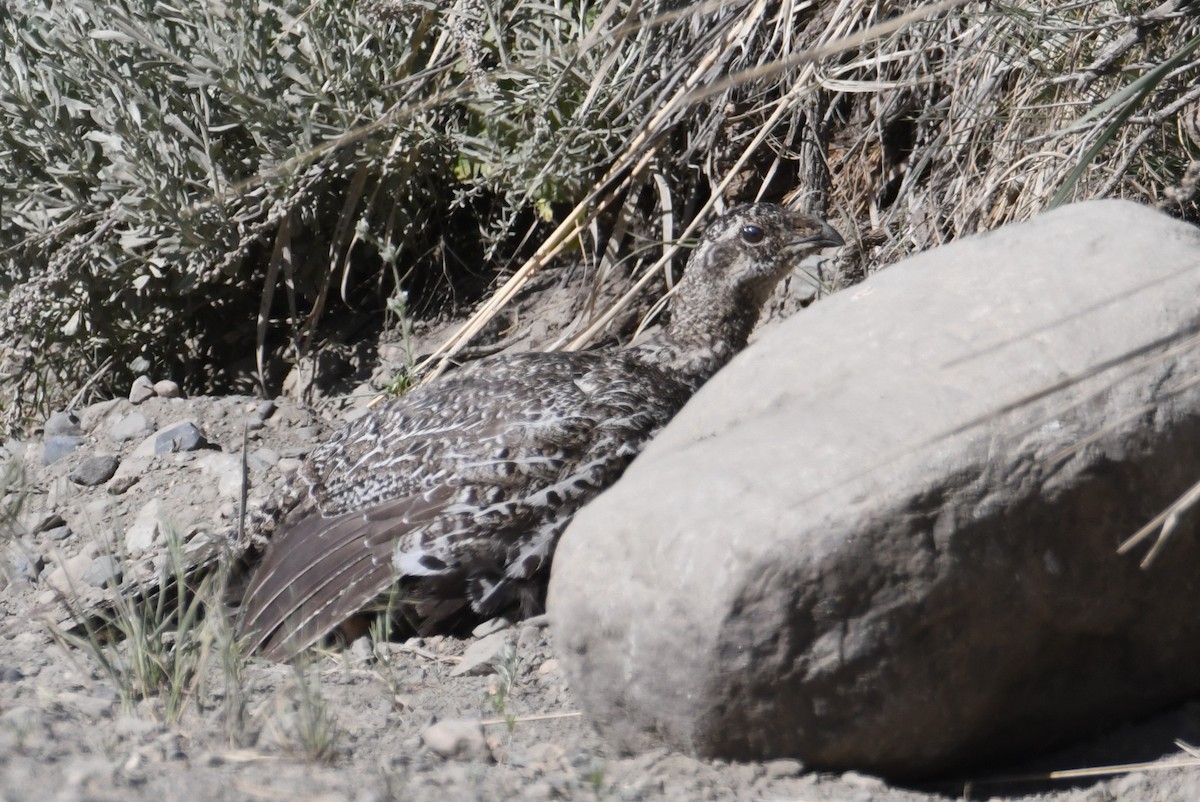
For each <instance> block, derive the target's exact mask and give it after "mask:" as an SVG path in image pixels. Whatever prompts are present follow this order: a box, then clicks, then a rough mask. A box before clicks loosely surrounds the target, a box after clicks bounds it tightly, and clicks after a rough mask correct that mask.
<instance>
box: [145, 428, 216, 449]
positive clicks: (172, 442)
mask: <svg viewBox="0 0 1200 802" xmlns="http://www.w3.org/2000/svg"><path fill="white" fill-rule="evenodd" d="M206 445H208V440H206V439H205V438H204V432H202V431H200V427H199V426H197V425H196V424H194V423H192V422H191V421H190V420H185V421H180V422H179V423H174V424H172V425H170V426H168V427H167V428H165V429H163V430H162V431H160V432H159V433H158V437H156V438H155V440H154V453H155V454H170V453H171V452H173V451H196V450H197V449H201V448H204V447H205V446H206Z"/></svg>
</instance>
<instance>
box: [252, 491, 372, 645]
mask: <svg viewBox="0 0 1200 802" xmlns="http://www.w3.org/2000/svg"><path fill="white" fill-rule="evenodd" d="M388 529H389V527H387V526H386V525H384V526H380V522H370V521H367V520H366V519H365V518H364V517H363V516H362V515H361V514H360V513H357V512H355V513H347V514H345V515H342V516H338V517H335V518H322V517H321V516H319V515H313V516H311V517H309V518H306V519H303V520H301V521H300V522H299V523H297V524H296V525H295V526H293V527H291V528H289V529H287V530H286V531H284V532H282V533H281V534H280V536H278V537H277V538H276V539H275V541H274V542H273V543H272V544H271V546H270V548H268V549H267V553H266V554H265V555H264V557H263V561H262V563H261V564H260V565H259V566H258V569H257V570H256V571H255V573H254V575H253V577H252V578H251V580H250V584H249V587H248V588H247V590H246V595H245V597H244V598H243V601H242V611H241V616H240V620H239V623H238V636H239V638H241V639H242V640H243V644H244V646H245V648H246V649H248V650H250V651H255V650H260V649H261V650H262V652H263V654H264V655H265V656H266V657H268V658H270V659H272V660H285V659H287V658H289V657H292V656H293V655H295V654H297V653H298V652H300V651H301V650H303V649H304V648H306V647H308V646H310V645H312V644H313V643H315V642H317V641H318V640H320V639H321V638H322V637H324V636H325V635H328V634H329V633H330V632H332V631H333V630H334V629H336V628H337V627H338V625H340V624H341V623H342V622H343V621H345V620H346V619H348V618H349V617H351V616H352V615H354V614H355V613H357V612H359V611H360V610H362V609H363V608H365V607H367V606H368V605H370V604H371V603H372V602H373V601H374V600H375V599H376V598H378V597H379V596H381V595H382V594H383V593H384V592H385V591H386V590H387V589H388V587H389V586H390V585H391V584H392V583H393V582H394V581H395V571H394V569H393V568H392V538H391V537H389V536H388V534H389V533H388V532H387V530H388Z"/></svg>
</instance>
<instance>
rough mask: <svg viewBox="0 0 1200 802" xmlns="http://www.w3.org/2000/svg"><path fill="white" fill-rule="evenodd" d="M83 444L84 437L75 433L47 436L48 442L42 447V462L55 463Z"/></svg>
mask: <svg viewBox="0 0 1200 802" xmlns="http://www.w3.org/2000/svg"><path fill="white" fill-rule="evenodd" d="M81 445H83V438H82V437H75V436H73V435H57V436H55V437H47V438H46V443H45V445H44V446H43V447H42V464H43V465H53V464H54V463H55V462H58V461H59V460H60V459H62V458H63V457H66V456H69V455H70V454H72V453H74V451H75V449H77V448H79V447H80V446H81Z"/></svg>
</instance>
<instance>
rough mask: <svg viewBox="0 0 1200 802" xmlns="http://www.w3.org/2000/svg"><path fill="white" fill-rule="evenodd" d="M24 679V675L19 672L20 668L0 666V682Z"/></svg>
mask: <svg viewBox="0 0 1200 802" xmlns="http://www.w3.org/2000/svg"><path fill="white" fill-rule="evenodd" d="M23 679H25V675H24V674H22V673H21V669H19V668H12V667H11V666H5V667H4V668H0V682H20V681H21V680H23Z"/></svg>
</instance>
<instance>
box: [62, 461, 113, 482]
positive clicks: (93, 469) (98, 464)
mask: <svg viewBox="0 0 1200 802" xmlns="http://www.w3.org/2000/svg"><path fill="white" fill-rule="evenodd" d="M120 464H121V461H120V460H118V459H117V458H116V457H114V456H113V455H112V454H98V455H96V456H94V457H88V458H87V459H85V460H84V461H83V462H81V463H79V466H78V467H76V468H75V470H73V471H71V473H70V474H69V475H68V477H67V478H69V479H70V480H71V481H72V482H74V483H75V484H77V485H83V486H84V487H95V486H96V485H99V484H103V483H105V482H107V481H108V480H109V479H111V478H112V476H113V474H114V473H116V472H117V466H118V465H120Z"/></svg>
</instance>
